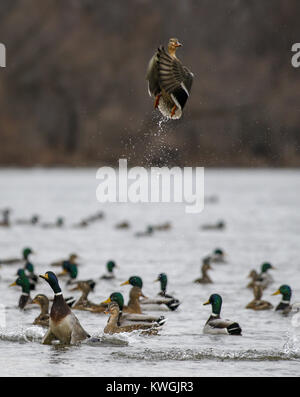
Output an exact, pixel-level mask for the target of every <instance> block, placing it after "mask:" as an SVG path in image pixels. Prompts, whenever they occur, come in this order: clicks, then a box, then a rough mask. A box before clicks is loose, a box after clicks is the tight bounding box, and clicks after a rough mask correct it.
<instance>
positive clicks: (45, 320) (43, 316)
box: [32, 294, 50, 327]
mask: <svg viewBox="0 0 300 397" xmlns="http://www.w3.org/2000/svg"><path fill="white" fill-rule="evenodd" d="M32 303H35V304H37V305H39V306H40V308H41V313H40V314H39V315H38V317H37V318H36V319H35V320H34V322H33V324H34V325H41V326H42V327H49V317H50V316H49V299H48V297H47V296H46V295H43V294H38V295H36V296H35V297H34V298H33V300H32Z"/></svg>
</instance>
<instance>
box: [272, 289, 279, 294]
mask: <svg viewBox="0 0 300 397" xmlns="http://www.w3.org/2000/svg"><path fill="white" fill-rule="evenodd" d="M279 294H280V291H279V290H277V291H276V292H274V293H273V294H272V295H279Z"/></svg>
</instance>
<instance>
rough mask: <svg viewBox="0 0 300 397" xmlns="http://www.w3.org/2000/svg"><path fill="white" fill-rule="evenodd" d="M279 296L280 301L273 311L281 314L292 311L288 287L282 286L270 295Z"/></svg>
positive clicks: (290, 293) (290, 292) (290, 294)
mask: <svg viewBox="0 0 300 397" xmlns="http://www.w3.org/2000/svg"><path fill="white" fill-rule="evenodd" d="M279 294H281V295H282V299H281V301H280V303H279V304H278V305H277V306H276V308H275V310H276V311H280V312H282V313H283V314H288V313H289V312H290V311H291V310H292V306H291V297H292V289H291V287H290V286H289V285H286V284H283V285H281V286H280V287H279V289H278V290H277V291H276V292H274V293H273V294H272V295H279Z"/></svg>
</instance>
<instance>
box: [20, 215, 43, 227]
mask: <svg viewBox="0 0 300 397" xmlns="http://www.w3.org/2000/svg"><path fill="white" fill-rule="evenodd" d="M39 220H40V217H39V216H38V215H32V217H31V218H30V219H17V220H16V224H17V225H33V226H34V225H37V224H38V223H39Z"/></svg>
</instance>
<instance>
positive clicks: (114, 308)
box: [103, 302, 159, 334]
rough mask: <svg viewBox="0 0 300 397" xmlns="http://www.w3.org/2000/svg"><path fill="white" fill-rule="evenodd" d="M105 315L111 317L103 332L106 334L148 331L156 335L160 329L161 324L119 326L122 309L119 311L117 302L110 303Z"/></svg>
mask: <svg viewBox="0 0 300 397" xmlns="http://www.w3.org/2000/svg"><path fill="white" fill-rule="evenodd" d="M105 313H106V314H109V315H110V316H109V319H108V321H107V324H106V326H105V328H104V331H103V332H104V333H105V334H116V333H120V332H132V331H137V330H144V331H145V330H147V331H148V332H147V333H150V334H156V333H157V328H158V327H159V324H157V323H153V324H130V325H118V320H119V315H120V309H119V305H118V304H117V303H116V302H111V303H109V305H108V309H107V311H106V312H105Z"/></svg>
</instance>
